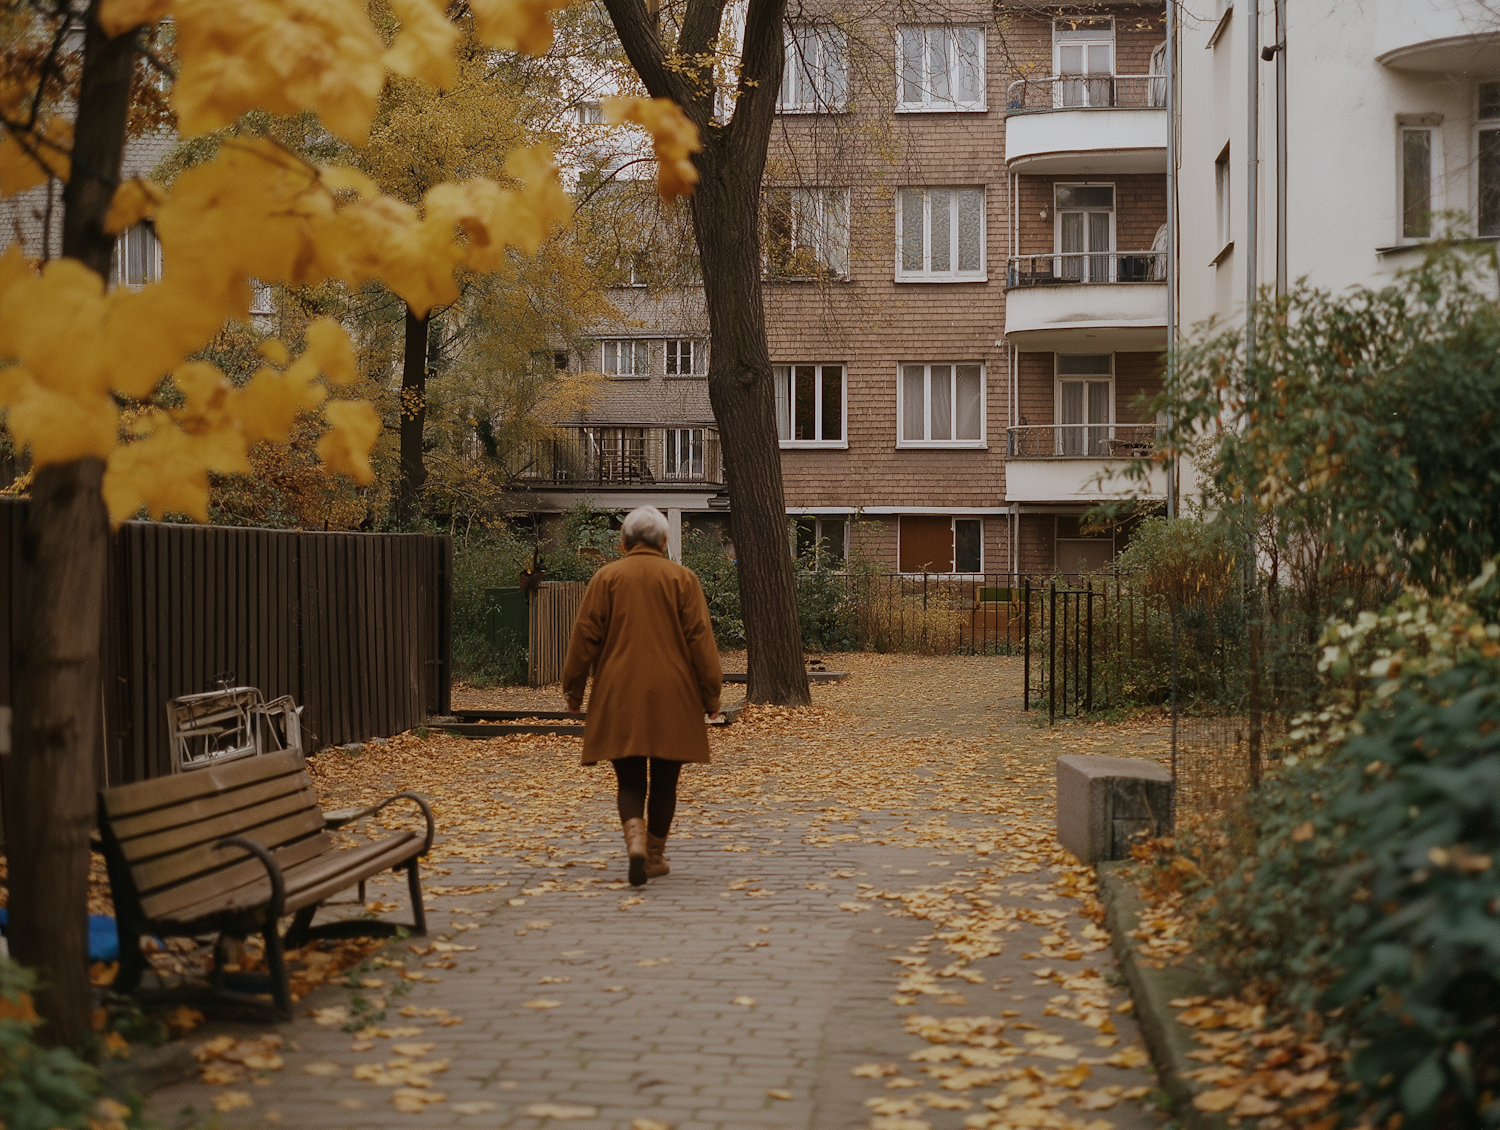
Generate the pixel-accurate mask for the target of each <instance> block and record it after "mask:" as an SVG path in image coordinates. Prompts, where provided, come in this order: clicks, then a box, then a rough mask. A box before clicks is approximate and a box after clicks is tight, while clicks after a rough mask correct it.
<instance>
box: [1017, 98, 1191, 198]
mask: <svg viewBox="0 0 1500 1130" xmlns="http://www.w3.org/2000/svg"><path fill="white" fill-rule="evenodd" d="M1166 82H1167V80H1166V78H1165V77H1164V76H1162V75H1107V74H1095V75H1051V76H1048V77H1046V78H1023V79H1017V80H1016V81H1015V82H1013V83H1011V84H1010V87H1009V88H1008V90H1007V94H1006V111H1005V164H1006V166H1007V168H1009V169H1010V171H1011V172H1013V173H1027V174H1038V175H1061V176H1077V175H1084V174H1093V173H1165V172H1166V171H1167V113H1166V107H1167V86H1166Z"/></svg>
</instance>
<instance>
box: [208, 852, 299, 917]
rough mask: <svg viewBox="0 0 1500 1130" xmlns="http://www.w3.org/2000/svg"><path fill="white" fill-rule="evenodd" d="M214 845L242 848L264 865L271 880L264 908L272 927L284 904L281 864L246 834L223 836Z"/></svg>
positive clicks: (284, 891) (284, 895)
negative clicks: (268, 897)
mask: <svg viewBox="0 0 1500 1130" xmlns="http://www.w3.org/2000/svg"><path fill="white" fill-rule="evenodd" d="M214 847H215V848H226V847H237V848H244V849H245V850H246V851H248V852H249V853H250V854H251V855H253V856H255V858H256V859H258V860H260V861H261V863H262V864H263V865H264V866H265V869H266V878H268V879H270V880H271V901H270V903H269V904H268V906H267V908H266V914H267V916H268V917H267V921H268V922H270V923H272V925H273V928H274V924H275V922H276V920H277V919H278V918H280V917H281V916H282V908H283V907H285V906H286V884H285V883H284V882H283V881H282V878H281V865H280V864H279V863H277V862H276V857H275V856H273V855H272V854H271V853H270V852H269V851H267V850H266V848H265V847H263V846H262V845H260V844H258V843H256V842H255V841H254V840H252V839H250V838H249V837H248V836H225V837H224V838H223V839H222V840H220V841H219V842H218V843H216V844H214Z"/></svg>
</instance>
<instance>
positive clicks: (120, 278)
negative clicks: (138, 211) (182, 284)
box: [110, 221, 161, 288]
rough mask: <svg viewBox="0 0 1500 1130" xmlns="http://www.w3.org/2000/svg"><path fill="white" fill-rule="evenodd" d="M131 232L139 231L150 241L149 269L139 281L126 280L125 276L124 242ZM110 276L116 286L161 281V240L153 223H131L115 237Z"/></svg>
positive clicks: (143, 284) (132, 285) (133, 285)
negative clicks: (145, 275)
mask: <svg viewBox="0 0 1500 1130" xmlns="http://www.w3.org/2000/svg"><path fill="white" fill-rule="evenodd" d="M132 232H141V233H143V235H144V236H145V238H147V239H149V240H150V241H151V253H150V269H149V271H148V273H147V277H146V278H145V279H143V280H141V281H140V282H127V281H126V278H125V243H126V241H127V239H128V238H129V236H130V234H131V233H132ZM110 277H111V278H112V279H113V281H114V284H115V285H116V286H128V287H132V288H134V287H143V286H150V285H151V284H152V283H154V282H160V281H161V240H160V239H158V238H157V236H156V227H155V225H153V224H151V223H148V222H145V221H143V222H141V223H138V224H132V225H131V226H130V227H128V228H126V229H125V230H124V231H122V232H121V233H120V234H119V235H117V236H116V237H115V250H114V254H113V256H112V261H111V263H110Z"/></svg>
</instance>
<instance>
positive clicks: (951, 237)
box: [896, 186, 985, 282]
mask: <svg viewBox="0 0 1500 1130" xmlns="http://www.w3.org/2000/svg"><path fill="white" fill-rule="evenodd" d="M897 196H898V197H899V202H900V206H899V207H898V208H897V210H896V245H897V247H898V249H899V252H900V254H899V258H898V260H897V263H896V277H897V278H898V279H901V280H904V281H907V282H914V281H920V282H970V281H973V282H983V281H984V234H985V224H984V188H983V186H979V187H977V188H903V189H901V190H900V192H898V193H897Z"/></svg>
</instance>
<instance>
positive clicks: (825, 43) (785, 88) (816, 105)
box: [776, 22, 849, 114]
mask: <svg viewBox="0 0 1500 1130" xmlns="http://www.w3.org/2000/svg"><path fill="white" fill-rule="evenodd" d="M832 44H837V46H838V64H837V70H836V71H830V70H829V67H828V62H827V55H828V51H829V47H830V45H832ZM809 48H811V51H809ZM782 50H783V51H784V52H785V61H784V65H783V67H782V72H781V88H780V89H779V90H777V92H776V112H777V113H778V114H838V113H842V112H843V111H844V110H845V109H846V108H847V107H848V104H849V46H848V39H847V37H846V36H845V35H844V33H843V31H841V30H840V29H839V28H836V27H830V26H827V25H823V26H817V25H814V24H809V23H801V22H798V23H793V24H791V25H790V26H788V27H786V28H785V29H783V31H782ZM809 55H811V58H809ZM809 73H810V74H811V75H812V80H811V82H810V83H809V84H808V85H810V86H811V87H812V98H811V100H808V99H803V98H799V97H797V95H798V94H799V93H800V92H799V91H796V90H794V89H793V87H794V85H795V84H796V81H797V79H798V77H799V76H801V75H803V74H809ZM835 76H836V77H835ZM830 85H831V86H834V87H835V88H836V89H834V90H829V89H828V87H829V86H830Z"/></svg>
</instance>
